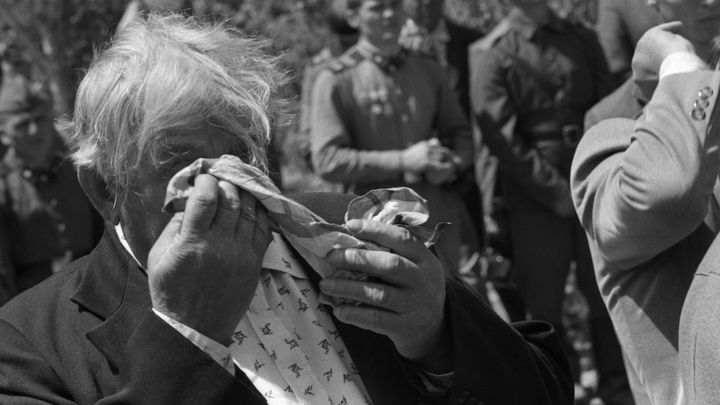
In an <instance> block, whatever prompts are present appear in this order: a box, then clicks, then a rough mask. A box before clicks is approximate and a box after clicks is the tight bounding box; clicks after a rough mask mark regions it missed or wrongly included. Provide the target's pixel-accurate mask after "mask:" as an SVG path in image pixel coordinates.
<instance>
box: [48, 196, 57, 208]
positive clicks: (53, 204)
mask: <svg viewBox="0 0 720 405" xmlns="http://www.w3.org/2000/svg"><path fill="white" fill-rule="evenodd" d="M57 205H58V201H57V199H55V198H53V199H51V200H50V206H51V207H57Z"/></svg>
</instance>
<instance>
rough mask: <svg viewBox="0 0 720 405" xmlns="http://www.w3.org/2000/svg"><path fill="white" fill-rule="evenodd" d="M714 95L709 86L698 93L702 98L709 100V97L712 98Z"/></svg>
mask: <svg viewBox="0 0 720 405" xmlns="http://www.w3.org/2000/svg"><path fill="white" fill-rule="evenodd" d="M713 94H714V91H713V89H711V88H710V87H708V86H705V87H703V88H702V89H700V92H699V93H698V95H699V96H700V98H708V97H710V96H712V95H713Z"/></svg>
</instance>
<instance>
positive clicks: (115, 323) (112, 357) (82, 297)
mask: <svg viewBox="0 0 720 405" xmlns="http://www.w3.org/2000/svg"><path fill="white" fill-rule="evenodd" d="M88 260H89V263H88V264H87V269H88V270H89V271H86V272H84V273H83V276H82V278H81V280H80V282H79V283H78V286H77V288H76V289H75V292H74V293H73V295H72V296H71V297H70V300H71V301H73V302H74V303H76V304H77V305H79V306H80V307H81V308H83V309H84V310H87V311H89V312H90V313H92V314H93V315H95V316H96V317H98V318H99V319H101V320H102V322H101V323H100V324H98V325H97V326H95V327H93V328H92V329H90V330H89V331H88V332H87V335H86V336H87V338H88V340H90V342H91V343H92V344H93V345H94V346H95V348H96V349H98V350H99V351H100V352H101V353H103V355H105V357H106V358H107V359H108V360H109V361H110V362H112V363H113V364H114V365H115V366H117V365H118V362H117V359H118V358H120V356H121V355H122V350H123V345H122V344H118V342H125V341H127V340H128V339H129V337H130V335H131V334H132V333H133V331H134V330H135V327H136V326H137V325H138V323H139V322H140V321H141V320H142V316H138V314H143V313H145V312H147V311H150V310H151V308H152V303H151V301H150V290H149V288H148V281H147V276H146V275H145V273H144V271H143V270H142V269H141V268H140V266H138V265H137V263H136V262H135V260H134V259H133V258H132V256H130V254H129V253H127V252H126V251H125V249H123V247H122V245H121V244H120V241H119V240H118V237H117V235H116V234H115V232H114V231H113V230H112V229H110V230H108V229H107V228H106V229H105V234H104V235H103V237H102V239H101V240H100V243H99V244H98V246H97V247H96V248H95V250H94V251H93V252H92V253H91V254H90V255H89V257H88Z"/></svg>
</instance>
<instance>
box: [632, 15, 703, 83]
mask: <svg viewBox="0 0 720 405" xmlns="http://www.w3.org/2000/svg"><path fill="white" fill-rule="evenodd" d="M682 28H683V25H682V23H680V22H677V21H676V22H670V23H666V24H660V25H658V26H656V27H654V28H651V29H649V30H648V31H647V32H646V33H645V34H644V35H643V36H642V37H641V38H640V40H639V41H638V44H637V47H636V48H635V54H634V55H633V60H632V69H633V77H634V79H635V81H648V80H655V81H657V80H658V72H659V71H660V65H661V64H662V62H663V60H665V58H666V57H667V56H668V55H670V54H671V53H675V52H690V53H695V47H693V45H692V44H691V43H690V41H688V40H687V39H685V38H684V37H682V36H680V35H679V34H678V33H679V32H680V31H681V30H682Z"/></svg>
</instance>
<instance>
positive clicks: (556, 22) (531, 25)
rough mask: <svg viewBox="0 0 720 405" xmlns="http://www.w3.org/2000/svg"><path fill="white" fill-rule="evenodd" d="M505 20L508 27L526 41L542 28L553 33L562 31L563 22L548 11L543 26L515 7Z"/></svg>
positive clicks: (552, 12)
mask: <svg viewBox="0 0 720 405" xmlns="http://www.w3.org/2000/svg"><path fill="white" fill-rule="evenodd" d="M507 19H508V21H509V22H510V26H511V27H512V28H513V29H515V30H516V31H518V32H519V33H520V34H521V35H522V36H523V37H524V38H526V39H532V37H534V36H535V34H536V33H537V32H538V31H539V30H541V29H542V28H549V29H552V30H554V31H563V30H564V26H563V21H562V20H561V19H560V17H558V16H557V14H555V12H554V11H552V10H548V20H547V21H546V22H545V23H543V24H538V23H537V22H536V21H534V20H532V19H531V18H530V17H528V16H527V15H525V14H524V13H523V12H522V11H521V10H520V9H518V8H517V7H513V9H512V10H510V13H509V14H508V16H507Z"/></svg>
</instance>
